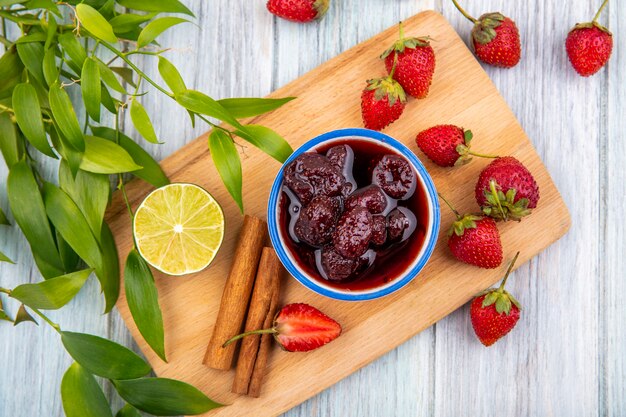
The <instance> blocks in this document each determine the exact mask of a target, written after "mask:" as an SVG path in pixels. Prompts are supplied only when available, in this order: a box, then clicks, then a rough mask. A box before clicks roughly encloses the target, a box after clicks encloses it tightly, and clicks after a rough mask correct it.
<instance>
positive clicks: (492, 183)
mask: <svg viewBox="0 0 626 417" xmlns="http://www.w3.org/2000/svg"><path fill="white" fill-rule="evenodd" d="M489 189H490V190H491V194H492V195H493V198H494V199H495V200H496V204H497V205H498V210H500V213H501V214H502V220H504V221H507V220H508V216H507V214H506V213H505V212H504V209H503V208H502V204H500V198H499V197H498V190H497V189H496V182H495V181H494V180H491V181H489Z"/></svg>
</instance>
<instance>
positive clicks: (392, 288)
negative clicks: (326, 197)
mask: <svg viewBox="0 0 626 417" xmlns="http://www.w3.org/2000/svg"><path fill="white" fill-rule="evenodd" d="M345 137H356V138H363V139H370V140H376V141H379V142H382V143H383V144H385V145H387V146H389V147H391V148H393V149H394V150H396V151H397V152H399V153H400V154H401V155H402V156H404V157H405V158H407V159H408V160H409V162H410V163H411V165H412V166H413V168H414V169H415V171H416V172H417V174H418V176H419V177H420V180H421V181H422V183H423V184H424V186H425V188H426V200H427V203H428V208H429V210H430V213H429V214H430V216H429V217H430V219H429V220H430V221H429V224H430V228H429V230H427V233H426V236H425V238H424V245H423V246H422V250H421V251H420V254H419V255H418V258H417V260H416V262H414V263H413V264H412V265H411V266H410V267H409V268H407V270H405V271H404V272H403V274H402V275H401V276H400V277H398V278H396V279H395V280H393V281H391V282H390V283H389V284H388V285H386V286H383V287H375V288H372V289H371V290H364V291H358V292H350V291H342V290H339V289H336V288H331V287H325V286H322V285H320V284H319V283H317V282H316V280H315V279H314V278H312V277H309V276H308V275H307V274H306V273H305V272H304V271H302V270H301V269H300V268H299V267H298V266H297V265H295V262H292V260H291V257H290V256H289V254H287V252H286V248H285V244H284V243H283V242H282V239H281V234H280V232H279V224H278V221H279V220H278V216H277V212H278V198H279V196H280V193H281V191H282V185H283V172H284V169H285V167H286V166H287V165H288V164H289V163H290V162H291V161H293V160H294V159H295V158H297V157H298V156H300V155H301V154H303V153H305V152H307V151H309V150H311V149H313V148H316V147H318V146H319V145H321V144H322V143H324V142H328V141H335V140H339V139H341V138H345ZM267 219H268V229H269V235H270V240H271V242H272V246H274V249H275V251H276V253H277V255H278V258H279V259H280V261H281V263H282V264H283V266H284V267H285V269H287V271H288V272H289V273H290V274H291V275H292V276H293V277H294V278H295V279H296V280H298V282H300V284H302V285H304V286H305V287H307V288H308V289H310V290H311V291H313V292H316V293H318V294H320V295H323V296H326V297H329V298H332V299H335V300H343V301H365V300H373V299H377V298H381V297H384V296H386V295H389V294H391V293H393V292H396V291H398V290H399V289H400V288H402V287H404V286H405V285H407V284H408V283H409V282H411V281H412V280H413V279H414V278H415V277H416V276H417V275H418V274H419V273H420V272H421V270H422V269H423V268H424V266H425V265H426V263H427V262H428V260H429V259H430V257H431V255H432V253H433V251H434V249H435V245H436V243H437V238H438V234H439V233H438V231H439V225H440V220H441V219H440V210H439V200H438V198H437V190H436V188H435V184H434V182H433V180H432V178H431V177H430V175H429V174H428V172H427V171H426V168H425V167H424V165H423V164H422V163H421V161H420V160H419V158H418V157H417V156H416V155H415V154H414V153H413V152H412V151H411V150H410V149H409V148H408V147H407V146H406V145H404V144H403V143H401V142H399V141H398V140H397V139H394V138H392V137H391V136H389V135H386V134H384V133H381V132H377V131H375V130H369V129H364V128H347V129H337V130H332V131H330V132H326V133H323V134H321V135H318V136H316V137H314V138H313V139H310V140H308V141H306V142H305V143H303V144H302V145H301V146H300V147H298V148H297V149H296V150H295V151H294V152H293V153H292V154H291V155H290V156H289V158H287V160H286V161H285V162H284V164H283V165H282V166H281V168H280V170H279V171H278V173H277V174H276V177H275V179H274V182H273V184H272V188H271V191H270V197H269V199H268V205H267Z"/></svg>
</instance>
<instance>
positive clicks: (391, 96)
mask: <svg viewBox="0 0 626 417" xmlns="http://www.w3.org/2000/svg"><path fill="white" fill-rule="evenodd" d="M405 105H406V94H405V93H404V90H403V89H402V86H401V85H400V84H398V82H397V81H395V80H394V79H393V71H392V72H391V74H390V75H388V76H387V77H384V78H376V79H373V80H369V81H368V82H367V87H365V89H364V90H363V93H362V94H361V114H362V116H363V123H364V124H365V127H366V128H368V129H374V130H383V129H384V128H385V127H387V126H389V125H390V124H391V123H393V122H395V121H396V120H398V119H399V118H400V116H401V115H402V112H403V111H404V106H405Z"/></svg>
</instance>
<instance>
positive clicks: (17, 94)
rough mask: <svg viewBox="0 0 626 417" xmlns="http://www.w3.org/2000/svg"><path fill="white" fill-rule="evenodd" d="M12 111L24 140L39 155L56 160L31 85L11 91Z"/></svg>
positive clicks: (19, 86) (24, 84)
mask: <svg viewBox="0 0 626 417" xmlns="http://www.w3.org/2000/svg"><path fill="white" fill-rule="evenodd" d="M12 101H13V109H14V110H15V119H16V120H17V125H18V126H19V127H20V130H21V131H22V133H23V134H24V136H26V139H28V141H29V142H30V143H31V144H32V145H33V146H34V147H35V148H36V149H37V150H38V151H39V152H41V153H43V154H44V155H47V156H49V157H52V158H56V157H57V156H56V155H55V153H54V151H53V150H52V148H51V147H50V144H49V143H48V138H47V136H46V131H45V129H44V127H43V119H42V117H41V106H40V103H39V99H38V98H37V91H36V90H35V87H33V86H32V85H31V84H26V83H22V84H18V85H16V86H15V89H14V90H13V97H12Z"/></svg>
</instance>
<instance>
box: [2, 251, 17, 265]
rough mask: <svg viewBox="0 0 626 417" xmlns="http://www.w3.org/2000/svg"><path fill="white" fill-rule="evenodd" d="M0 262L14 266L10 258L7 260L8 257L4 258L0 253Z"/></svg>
mask: <svg viewBox="0 0 626 417" xmlns="http://www.w3.org/2000/svg"><path fill="white" fill-rule="evenodd" d="M0 262H8V263H10V264H14V263H15V262H13V261H12V260H11V258H9V257H8V256H6V255H5V254H4V253H2V252H0Z"/></svg>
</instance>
